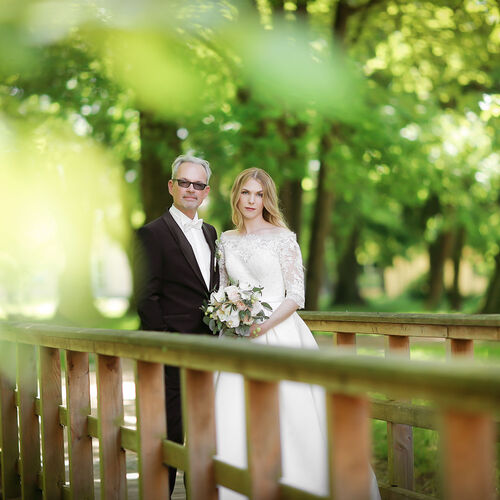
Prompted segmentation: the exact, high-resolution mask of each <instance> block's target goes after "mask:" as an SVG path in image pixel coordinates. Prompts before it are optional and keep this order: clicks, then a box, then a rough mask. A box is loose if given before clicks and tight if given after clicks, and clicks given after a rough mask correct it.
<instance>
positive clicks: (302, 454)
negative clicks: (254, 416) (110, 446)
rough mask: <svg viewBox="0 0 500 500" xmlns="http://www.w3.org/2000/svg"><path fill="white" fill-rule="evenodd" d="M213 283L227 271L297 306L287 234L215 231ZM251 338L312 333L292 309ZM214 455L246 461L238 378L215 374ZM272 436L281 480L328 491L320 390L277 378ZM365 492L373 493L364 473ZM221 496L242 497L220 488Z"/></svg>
mask: <svg viewBox="0 0 500 500" xmlns="http://www.w3.org/2000/svg"><path fill="white" fill-rule="evenodd" d="M219 264H220V273H221V283H220V286H221V288H223V287H225V286H227V285H229V277H230V278H231V280H233V281H237V282H239V283H248V284H251V285H258V286H261V287H263V292H262V299H261V300H262V301H263V302H268V303H269V304H270V305H271V306H272V308H273V310H274V309H276V308H277V307H278V306H279V305H280V304H281V303H282V302H283V300H284V299H285V298H288V299H292V300H293V301H294V302H296V304H297V305H298V306H299V308H302V307H304V273H303V267H302V256H301V252H300V248H299V245H298V244H297V241H296V237H295V234H294V233H292V232H291V231H289V230H288V229H284V228H273V229H269V230H265V231H262V232H259V233H257V234H248V235H240V234H238V233H237V232H235V231H228V232H225V233H223V234H222V235H221V258H220V262H219ZM250 342H254V343H258V344H267V345H276V346H286V347H296V348H302V349H317V348H318V347H317V344H316V341H315V340H314V337H313V335H312V333H311V331H310V330H309V328H308V327H307V325H306V324H305V323H304V321H303V320H302V319H301V318H300V316H299V315H298V314H297V313H294V314H292V315H291V316H290V317H289V318H287V319H286V320H285V321H283V322H282V323H280V324H279V325H277V326H276V327H274V328H273V329H271V330H269V331H268V332H267V333H266V334H265V335H262V336H260V337H257V338H255V339H252V340H250ZM215 381H216V382H215V383H216V389H215V411H216V431H217V458H218V459H220V460H222V461H224V462H227V463H229V464H231V465H234V466H237V467H241V468H246V467H247V448H246V436H245V396H244V385H243V377H242V376H241V375H238V374H233V373H219V374H217V375H216V378H215ZM279 411H280V437H281V457H282V478H281V481H282V482H283V483H286V484H289V485H291V486H294V487H296V488H301V489H304V490H306V491H308V492H311V493H315V494H318V495H328V492H329V487H328V470H327V468H328V466H327V464H328V460H327V439H326V420H325V414H326V412H325V395H324V390H323V389H322V388H321V387H318V386H312V385H308V384H302V383H298V382H288V381H285V382H280V387H279ZM372 477H373V479H372V488H371V490H372V491H371V498H372V499H374V500H375V499H379V498H380V495H379V491H378V487H377V483H376V479H375V475H374V474H373V473H372ZM219 498H220V499H221V500H232V499H234V500H241V499H245V498H246V497H245V496H243V495H241V494H239V493H236V492H234V491H232V490H229V489H227V488H224V487H220V488H219Z"/></svg>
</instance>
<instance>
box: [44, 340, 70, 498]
mask: <svg viewBox="0 0 500 500" xmlns="http://www.w3.org/2000/svg"><path fill="white" fill-rule="evenodd" d="M39 366H40V423H41V428H42V433H41V434H42V460H43V468H42V490H43V498H45V499H52V498H60V497H61V496H62V487H63V485H64V483H65V475H64V474H65V472H64V428H63V426H62V425H61V424H60V421H59V405H60V404H61V403H62V394H61V358H60V354H59V349H52V348H50V347H40V350H39Z"/></svg>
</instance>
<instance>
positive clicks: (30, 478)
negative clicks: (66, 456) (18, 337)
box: [17, 344, 41, 499]
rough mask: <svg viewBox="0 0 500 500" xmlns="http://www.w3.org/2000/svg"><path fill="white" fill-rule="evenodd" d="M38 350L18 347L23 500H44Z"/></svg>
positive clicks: (26, 346)
mask: <svg viewBox="0 0 500 500" xmlns="http://www.w3.org/2000/svg"><path fill="white" fill-rule="evenodd" d="M37 382H38V381H37V368H36V347H35V346H34V345H28V344H18V345H17V387H18V392H19V449H20V472H21V495H22V497H23V499H31V498H40V496H41V495H40V490H39V488H38V473H39V472H40V422H39V420H38V415H37V414H36V409H35V401H36V396H37V385H38V383H37Z"/></svg>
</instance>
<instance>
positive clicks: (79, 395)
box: [66, 351, 94, 500]
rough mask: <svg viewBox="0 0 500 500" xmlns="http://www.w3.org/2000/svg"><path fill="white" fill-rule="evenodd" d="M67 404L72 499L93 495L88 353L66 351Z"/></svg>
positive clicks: (84, 498)
mask: <svg viewBox="0 0 500 500" xmlns="http://www.w3.org/2000/svg"><path fill="white" fill-rule="evenodd" d="M66 405H67V408H68V411H67V415H68V422H67V426H68V455H69V483H70V495H71V498H74V499H75V500H80V499H82V500H86V499H93V498H94V471H93V464H92V438H91V437H90V435H89V432H88V423H87V418H88V416H89V415H90V379H89V355H88V353H86V352H75V351H66Z"/></svg>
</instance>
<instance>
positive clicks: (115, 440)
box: [97, 355, 127, 499]
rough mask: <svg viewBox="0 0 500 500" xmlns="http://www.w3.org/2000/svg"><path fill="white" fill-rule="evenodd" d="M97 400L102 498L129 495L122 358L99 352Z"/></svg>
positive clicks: (121, 497)
mask: <svg viewBox="0 0 500 500" xmlns="http://www.w3.org/2000/svg"><path fill="white" fill-rule="evenodd" d="M97 404H98V410H97V411H98V417H99V418H98V436H99V467H100V473H101V498H102V499H107V498H113V499H124V498H127V476H126V466H125V450H124V449H123V448H122V447H121V435H120V426H121V425H122V424H123V391H122V369H121V360H120V358H118V357H115V356H104V355H98V356H97Z"/></svg>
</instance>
